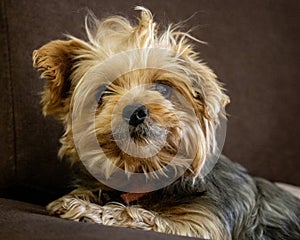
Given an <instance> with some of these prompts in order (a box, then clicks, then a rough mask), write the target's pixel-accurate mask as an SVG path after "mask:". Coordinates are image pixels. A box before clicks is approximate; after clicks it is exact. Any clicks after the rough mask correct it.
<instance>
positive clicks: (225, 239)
mask: <svg viewBox="0 0 300 240" xmlns="http://www.w3.org/2000/svg"><path fill="white" fill-rule="evenodd" d="M138 10H141V11H142V14H141V19H140V21H139V24H138V25H137V26H132V25H131V24H130V23H129V22H128V21H127V20H126V19H124V18H120V17H112V18H108V19H106V20H104V21H102V22H99V23H98V24H96V26H95V28H97V29H96V32H95V34H93V33H92V32H91V31H90V29H89V28H88V27H87V32H88V37H89V40H90V41H89V42H88V43H87V42H85V41H82V40H79V39H76V38H74V37H71V40H69V41H53V42H50V43H49V44H47V45H45V46H43V47H42V48H41V49H39V50H37V51H35V52H34V66H35V67H36V68H37V69H38V70H41V71H42V77H43V78H46V79H47V84H46V87H45V91H44V94H43V98H42V103H43V105H44V113H45V114H51V115H54V116H56V117H57V118H58V119H60V120H61V121H62V122H63V124H64V126H65V134H64V136H63V137H62V139H61V142H62V147H61V149H60V153H59V155H60V156H61V157H64V158H67V159H68V160H69V161H71V162H72V164H73V166H74V168H76V169H77V174H78V175H77V186H78V188H77V189H76V190H74V191H73V192H71V193H70V194H68V195H66V196H64V197H62V198H60V199H58V200H56V201H54V202H52V203H50V204H49V205H48V207H47V208H48V210H49V212H50V213H51V214H54V215H59V216H61V217H63V218H67V219H73V220H87V221H92V222H96V223H101V224H105V225H113V226H125V227H132V228H141V229H147V230H154V231H159V232H166V233H173V234H179V235H186V236H195V237H202V238H210V239H220V240H221V239H222V240H230V239H238V240H243V239H253V240H258V239H259V240H271V239H272V240H279V239H282V240H298V239H300V201H299V199H297V198H296V197H293V196H292V195H291V194H289V193H287V192H285V191H283V190H280V189H279V188H278V187H276V186H275V185H273V184H271V183H269V182H267V181H265V180H262V179H257V178H252V177H251V176H249V175H248V174H247V172H246V171H245V170H244V169H243V168H242V167H241V166H239V165H238V164H235V163H232V162H231V161H229V160H228V159H226V158H225V157H223V156H221V157H220V158H219V160H218V161H217V163H216V164H215V166H214V167H213V168H212V170H211V171H209V172H208V173H205V174H203V169H206V167H207V166H210V165H211V164H212V163H211V162H210V160H207V159H210V158H209V157H210V156H213V155H214V154H215V153H216V151H215V150H216V149H217V141H216V137H215V135H216V128H217V127H218V126H219V123H220V119H221V118H224V117H225V110H224V108H225V105H226V104H227V103H228V102H229V100H228V97H227V96H226V95H225V94H224V91H223V88H222V87H221V85H220V83H219V82H218V81H217V80H216V76H215V75H214V73H213V72H212V71H211V70H210V69H209V68H208V67H207V66H206V65H205V64H203V63H202V62H201V61H200V60H199V59H198V58H197V54H196V52H195V51H194V50H193V48H192V46H191V45H190V44H189V42H188V40H191V39H192V40H194V38H193V37H191V36H190V35H189V34H188V33H183V32H179V31H178V30H177V27H175V28H172V27H168V28H167V30H166V31H165V32H164V33H163V34H161V35H158V33H157V32H158V30H157V28H156V24H155V23H154V22H153V21H152V15H151V13H150V12H149V11H148V10H147V9H144V8H138ZM95 92H96V94H95ZM90 96H94V98H93V97H90ZM85 99H87V100H85ZM95 99H96V101H97V103H96V104H94V105H93V104H92V103H93V102H94V101H95ZM91 106H92V107H91ZM87 109H88V110H87ZM91 113H92V114H93V115H91ZM127 130H128V131H127ZM95 139H96V143H97V144H96V147H97V146H98V147H99V146H100V148H101V150H97V149H94V148H93V147H94V140H95ZM141 149H142V150H141ZM167 167H170V168H167ZM118 171H121V172H122V171H123V172H124V174H123V175H124V176H125V178H121V179H122V180H119V181H118V179H115V178H114V176H115V175H116V173H118ZM170 173H172V174H173V175H176V176H177V177H176V178H174V179H173V181H171V182H170V183H169V184H167V185H163V184H162V186H161V187H157V185H155V184H154V183H152V182H151V179H156V180H157V179H160V177H161V176H163V179H165V180H168V179H169V178H171V174H170ZM139 174H140V175H139ZM123 175H122V174H121V175H118V176H122V177H123ZM137 175H138V177H141V176H145V179H143V180H145V182H143V181H137V180H132V179H141V178H135V177H136V176H137ZM98 177H99V178H98ZM99 179H100V181H98V180H99ZM124 179H125V180H124ZM126 179H127V180H128V183H127V180H126ZM155 183H157V181H156V182H155ZM158 183H160V182H159V181H158ZM114 188H118V189H116V190H115V189H114ZM131 192H133V193H131Z"/></svg>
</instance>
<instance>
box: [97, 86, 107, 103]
mask: <svg viewBox="0 0 300 240" xmlns="http://www.w3.org/2000/svg"><path fill="white" fill-rule="evenodd" d="M106 91H107V85H102V86H100V87H99V88H98V89H97V91H96V101H97V103H98V104H99V105H100V104H102V98H103V96H104V95H105V93H106Z"/></svg>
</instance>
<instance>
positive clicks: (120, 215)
mask: <svg viewBox="0 0 300 240" xmlns="http://www.w3.org/2000/svg"><path fill="white" fill-rule="evenodd" d="M156 217H157V215H156V214H155V213H153V212H150V211H148V210H146V209H143V208H141V207H138V206H124V205H122V204H119V203H110V204H107V205H105V206H103V207H102V224H104V225H110V226H119V227H129V228H138V229H144V230H154V229H155V226H156Z"/></svg>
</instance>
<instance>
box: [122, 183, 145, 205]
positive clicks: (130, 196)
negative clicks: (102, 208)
mask: <svg viewBox="0 0 300 240" xmlns="http://www.w3.org/2000/svg"><path fill="white" fill-rule="evenodd" d="M136 189H138V190H139V193H135V192H134V191H135V190H136ZM132 190H133V192H127V193H123V194H121V198H122V199H123V201H124V202H125V203H126V204H129V203H131V202H134V201H136V200H139V199H140V198H141V197H143V196H145V195H147V194H148V193H149V192H151V186H150V184H149V185H144V186H139V187H136V188H135V187H133V188H132Z"/></svg>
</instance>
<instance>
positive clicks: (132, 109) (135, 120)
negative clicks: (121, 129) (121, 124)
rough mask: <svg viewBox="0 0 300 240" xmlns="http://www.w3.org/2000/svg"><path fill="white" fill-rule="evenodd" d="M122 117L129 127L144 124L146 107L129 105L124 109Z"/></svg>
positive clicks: (146, 112) (146, 113)
mask: <svg viewBox="0 0 300 240" xmlns="http://www.w3.org/2000/svg"><path fill="white" fill-rule="evenodd" d="M122 116H123V119H124V120H125V121H126V122H127V123H129V125H132V126H135V127H136V126H137V125H139V124H141V123H143V122H144V120H145V118H146V117H147V116H148V110H147V108H146V106H144V105H142V104H131V105H127V106H126V107H124V109H123V113H122Z"/></svg>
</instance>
